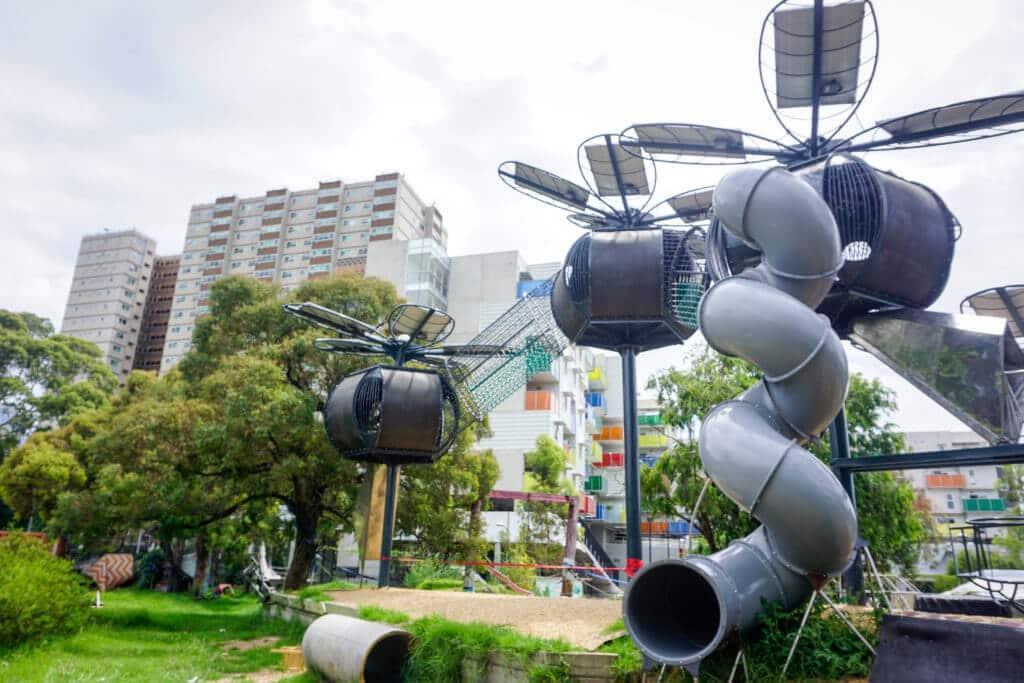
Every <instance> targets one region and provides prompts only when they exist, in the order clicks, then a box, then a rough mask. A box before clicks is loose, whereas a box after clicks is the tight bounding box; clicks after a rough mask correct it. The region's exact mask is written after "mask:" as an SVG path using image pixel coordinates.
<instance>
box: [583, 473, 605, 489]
mask: <svg viewBox="0 0 1024 683" xmlns="http://www.w3.org/2000/svg"><path fill="white" fill-rule="evenodd" d="M583 488H584V490H586V491H588V492H591V491H598V492H600V491H603V490H604V477H602V476H601V475H600V474H592V475H590V476H589V477H587V481H586V483H585V484H584V485H583Z"/></svg>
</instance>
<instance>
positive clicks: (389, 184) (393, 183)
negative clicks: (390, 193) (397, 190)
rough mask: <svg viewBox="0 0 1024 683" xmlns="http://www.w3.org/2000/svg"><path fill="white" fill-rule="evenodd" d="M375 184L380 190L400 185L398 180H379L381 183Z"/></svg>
mask: <svg viewBox="0 0 1024 683" xmlns="http://www.w3.org/2000/svg"><path fill="white" fill-rule="evenodd" d="M373 186H374V187H375V188H377V189H378V190H380V189H383V188H385V187H398V181H397V180H385V181H382V182H379V183H374V184H373Z"/></svg>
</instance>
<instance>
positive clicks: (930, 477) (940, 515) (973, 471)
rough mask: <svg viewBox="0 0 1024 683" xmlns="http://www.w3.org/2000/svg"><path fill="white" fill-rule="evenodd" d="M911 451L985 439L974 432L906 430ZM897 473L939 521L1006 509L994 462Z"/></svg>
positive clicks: (966, 444) (981, 442)
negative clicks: (992, 463)
mask: <svg viewBox="0 0 1024 683" xmlns="http://www.w3.org/2000/svg"><path fill="white" fill-rule="evenodd" d="M905 437H906V440H907V446H908V447H909V450H910V452H912V453H918V452H922V451H946V450H949V451H953V450H959V449H962V448H981V447H984V446H987V445H988V443H987V442H986V441H985V440H984V439H982V438H981V437H980V436H978V435H977V434H975V433H974V432H907V433H906V434H905ZM900 474H902V476H903V477H904V478H905V479H906V480H907V481H909V482H910V485H911V486H913V487H914V491H916V492H917V494H918V496H919V498H918V500H919V503H918V504H919V506H920V507H923V508H924V509H927V510H928V511H929V512H930V513H931V515H932V516H933V517H934V518H935V520H936V522H939V523H941V524H960V523H963V522H965V521H966V520H968V519H972V518H975V517H991V516H992V515H999V514H1001V513H1003V512H1004V510H1005V503H1004V502H1003V500H1002V498H1000V492H999V482H998V477H999V473H998V468H997V467H996V466H994V465H976V466H971V467H936V468H932V469H928V470H905V471H902V472H901V473H900Z"/></svg>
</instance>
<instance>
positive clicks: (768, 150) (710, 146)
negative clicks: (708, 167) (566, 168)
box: [620, 123, 800, 164]
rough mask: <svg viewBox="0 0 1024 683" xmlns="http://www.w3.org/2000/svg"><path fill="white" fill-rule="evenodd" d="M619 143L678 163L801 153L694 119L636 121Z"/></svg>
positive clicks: (751, 160)
mask: <svg viewBox="0 0 1024 683" xmlns="http://www.w3.org/2000/svg"><path fill="white" fill-rule="evenodd" d="M746 138H750V139H751V140H752V141H761V142H762V143H765V146H755V145H754V144H751V143H749V142H748V141H747V139H746ZM620 144H621V145H622V148H623V149H624V150H626V151H627V152H629V153H630V154H633V155H635V156H641V157H646V158H649V159H652V160H655V161H667V162H671V163H678V164H746V163H757V162H758V161H765V160H767V159H783V160H785V159H790V158H794V157H798V156H800V150H797V149H796V148H793V147H789V146H787V145H783V144H781V143H779V142H776V141H775V140H770V139H769V138H766V137H762V136H760V135H755V134H753V133H748V132H746V131H742V130H738V129H734V128H718V127H716V126H704V125H698V124H692V123H643V124H636V125H634V126H630V127H629V128H627V129H626V130H624V131H623V132H622V140H621V143H620Z"/></svg>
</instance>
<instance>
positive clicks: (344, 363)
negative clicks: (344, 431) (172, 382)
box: [179, 275, 398, 589]
mask: <svg viewBox="0 0 1024 683" xmlns="http://www.w3.org/2000/svg"><path fill="white" fill-rule="evenodd" d="M289 299H290V300H295V301H312V302H315V303H318V304H321V305H324V306H327V307H329V308H333V309H335V310H338V311H341V312H343V313H345V314H347V315H350V316H352V317H355V318H358V319H361V320H364V321H367V322H369V323H371V324H376V323H377V322H378V321H380V320H382V319H383V317H384V316H385V315H386V314H387V312H388V311H390V309H391V308H392V307H393V306H394V305H395V304H396V303H398V298H397V295H396V294H395V290H394V287H393V286H392V285H390V284H389V283H386V282H383V281H381V280H377V279H375V278H363V277H360V276H357V275H343V276H341V277H338V278H335V279H333V280H315V281H307V282H305V283H303V284H302V285H301V286H300V287H299V288H298V289H297V290H295V291H294V292H291V293H289ZM281 304H282V300H281V297H280V296H279V292H278V290H277V289H276V288H274V287H272V286H269V285H264V284H261V283H258V282H256V281H254V280H251V279H248V278H241V277H229V278H225V279H223V280H220V281H218V282H217V283H215V284H214V285H213V287H212V288H211V290H210V314H209V315H208V316H204V317H202V318H200V319H199V320H198V321H197V323H196V330H195V335H194V337H193V348H192V350H191V351H190V352H189V353H188V354H187V355H186V356H185V358H183V359H182V361H181V363H180V365H179V368H180V372H181V373H182V376H183V377H184V379H185V380H186V382H187V383H188V386H189V387H191V391H192V392H193V393H194V394H195V395H196V396H198V397H199V398H201V399H202V400H204V401H205V402H207V403H209V404H210V405H212V406H214V408H215V417H214V420H213V421H212V423H211V424H210V427H209V429H208V430H207V431H206V432H205V435H204V438H206V439H208V440H209V443H211V444H217V445H218V447H217V448H208V449H206V450H205V451H204V452H205V454H206V456H207V458H208V462H207V463H206V466H207V467H208V468H210V470H209V471H217V472H221V473H222V478H223V481H224V482H225V485H226V486H230V487H231V489H232V491H233V492H234V493H235V494H237V495H239V496H240V499H239V500H240V502H242V503H248V502H256V501H259V500H268V499H269V500H273V501H276V502H279V503H281V504H283V505H284V506H286V507H287V509H288V510H289V512H290V513H291V514H292V515H293V516H294V520H295V532H296V534H295V552H294V555H293V557H292V563H291V566H289V568H288V574H287V576H286V578H285V587H286V588H289V589H297V588H299V587H301V586H302V585H303V583H304V582H305V580H306V577H307V576H308V574H309V570H310V567H311V566H312V563H313V559H314V557H315V554H316V551H317V548H318V542H319V538H320V537H321V535H322V534H323V533H325V532H330V533H333V532H334V531H335V530H336V529H337V528H338V527H339V526H341V527H342V528H343V529H349V530H350V529H351V528H352V514H351V513H352V510H353V506H354V503H355V498H356V491H357V489H358V486H359V483H360V481H361V480H362V477H363V470H362V468H361V467H360V466H357V465H356V464H354V463H353V462H351V461H348V460H345V459H344V458H342V457H341V456H339V455H338V453H337V451H336V450H335V449H334V448H333V447H332V446H331V445H330V443H329V442H328V441H327V438H326V435H325V433H324V429H323V425H322V423H321V422H320V420H319V419H318V416H319V412H320V410H321V409H322V408H323V406H324V403H325V401H326V399H327V393H328V392H329V391H330V389H331V388H333V387H334V386H335V385H336V384H337V382H338V381H340V380H341V378H342V377H344V376H345V375H347V374H349V373H351V372H353V371H355V370H358V369H361V368H363V367H366V366H367V365H368V364H369V363H368V362H367V361H366V360H365V359H359V358H355V357H352V356H347V355H341V354H329V353H323V352H321V351H318V350H317V349H316V348H315V347H314V346H313V341H314V340H315V339H316V338H317V337H318V336H322V334H323V333H322V331H319V332H318V331H317V330H315V329H313V328H312V327H311V326H309V325H307V324H305V323H303V322H302V321H299V320H297V319H295V318H294V317H292V316H290V315H288V314H286V313H284V312H283V311H282V309H281Z"/></svg>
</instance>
